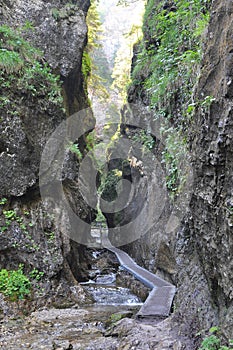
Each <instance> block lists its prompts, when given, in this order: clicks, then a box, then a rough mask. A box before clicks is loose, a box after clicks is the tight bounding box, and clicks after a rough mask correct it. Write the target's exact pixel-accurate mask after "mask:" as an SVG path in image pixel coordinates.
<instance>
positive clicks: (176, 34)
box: [132, 0, 214, 196]
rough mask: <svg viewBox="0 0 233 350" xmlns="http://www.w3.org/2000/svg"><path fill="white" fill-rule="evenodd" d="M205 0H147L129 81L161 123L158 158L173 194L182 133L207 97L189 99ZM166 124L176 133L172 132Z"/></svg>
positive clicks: (177, 184) (204, 21) (178, 172)
mask: <svg viewBox="0 0 233 350" xmlns="http://www.w3.org/2000/svg"><path fill="white" fill-rule="evenodd" d="M209 4H210V1H209V0H191V1H186V0H175V1H173V2H171V3H166V4H165V2H156V3H155V2H154V0H149V1H148V3H147V6H146V11H145V15H144V25H143V32H144V38H143V40H142V41H141V42H140V44H139V45H138V49H137V52H138V53H137V60H136V65H135V67H134V69H133V72H132V84H133V86H134V88H135V92H136V93H137V94H138V97H140V96H141V94H142V93H143V94H144V95H145V96H147V98H148V99H149V100H150V105H151V109H152V111H153V113H154V118H159V119H160V120H162V122H163V121H164V120H165V122H163V125H162V130H161V131H162V134H163V136H164V144H165V148H164V151H163V162H164V164H165V168H166V172H167V178H166V179H167V188H168V189H169V191H170V193H171V195H172V196H174V195H175V194H177V193H178V192H179V190H180V186H182V183H183V181H184V178H185V174H182V170H181V169H179V162H180V159H182V157H185V154H187V150H186V144H185V140H184V137H180V138H179V135H181V134H183V133H184V132H185V131H186V130H187V129H188V126H189V124H190V120H191V118H192V115H193V113H194V110H195V108H196V107H197V106H201V108H202V109H203V111H204V112H205V111H207V110H208V108H209V107H210V105H211V103H212V102H213V100H214V99H213V98H212V97H211V96H207V97H204V99H203V101H199V102H198V101H193V88H194V85H195V83H196V81H197V72H198V65H199V64H200V60H201V57H202V35H203V32H204V30H205V28H206V26H207V24H208V22H209V11H208V7H209ZM172 129H173V130H175V132H176V135H177V136H178V137H174V133H173V132H172Z"/></svg>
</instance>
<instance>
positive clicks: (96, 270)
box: [0, 250, 142, 350]
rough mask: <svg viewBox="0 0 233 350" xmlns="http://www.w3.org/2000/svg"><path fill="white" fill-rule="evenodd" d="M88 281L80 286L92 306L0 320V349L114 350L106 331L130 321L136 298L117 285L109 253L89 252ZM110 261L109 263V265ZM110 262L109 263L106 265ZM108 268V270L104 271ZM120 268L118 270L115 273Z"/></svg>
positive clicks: (45, 310)
mask: <svg viewBox="0 0 233 350" xmlns="http://www.w3.org/2000/svg"><path fill="white" fill-rule="evenodd" d="M91 255H92V257H93V260H92V265H91V266H90V271H89V277H90V278H91V279H90V280H89V281H88V282H82V283H81V285H82V286H83V288H84V289H85V290H86V292H87V293H88V295H89V296H91V298H92V299H93V303H89V304H87V305H85V308H82V307H80V306H78V305H74V306H73V307H71V308H66V309H58V308H52V309H50V308H46V307H45V308H42V309H40V310H38V311H36V312H33V313H32V314H31V315H30V316H28V317H20V318H17V319H10V318H9V319H4V321H3V320H2V321H0V327H1V335H0V348H1V349H4V350H7V349H11V350H21V349H34V350H39V349H46V350H50V349H51V350H54V349H58V350H61V349H63V350H66V349H116V348H117V346H118V340H117V338H116V337H114V338H113V337H111V336H106V335H107V333H108V330H109V329H111V327H112V326H113V325H114V324H115V323H116V322H117V321H118V320H120V319H122V318H124V317H129V318H132V317H133V316H134V315H135V313H136V312H137V311H138V309H139V308H140V307H141V305H142V301H141V300H140V298H139V297H137V296H136V295H134V294H133V293H132V292H131V291H130V290H129V289H128V288H125V287H123V286H121V285H119V283H118V282H117V274H119V273H121V268H119V267H118V266H117V264H116V261H115V260H114V257H113V256H112V254H111V253H109V252H106V251H105V250H93V251H92V252H91ZM111 260H113V261H112V263H111ZM109 262H110V263H109ZM108 266H109V268H108ZM119 269H120V271H119Z"/></svg>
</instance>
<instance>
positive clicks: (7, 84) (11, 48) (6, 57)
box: [0, 24, 63, 115]
mask: <svg viewBox="0 0 233 350" xmlns="http://www.w3.org/2000/svg"><path fill="white" fill-rule="evenodd" d="M28 28H29V24H27V25H25V27H24V29H23V30H28ZM21 30H22V29H21ZM42 58H43V53H42V52H41V51H39V50H38V49H36V48H34V47H33V46H32V45H31V44H30V43H29V42H27V41H26V40H25V39H23V38H22V35H21V32H20V29H18V30H13V29H11V28H10V27H8V26H6V25H2V26H0V68H1V71H0V90H1V91H0V92H1V99H0V108H1V107H2V108H4V109H6V108H7V113H8V114H11V115H16V114H18V111H17V106H16V104H15V94H11V92H12V90H14V91H17V94H23V95H27V97H28V98H30V97H31V98H34V97H37V98H41V97H44V98H46V101H48V102H49V103H52V104H54V105H57V106H59V107H61V108H62V105H63V99H62V96H61V84H60V82H59V77H58V76H56V75H54V74H53V73H52V71H51V69H50V67H49V66H48V65H47V64H46V63H44V61H43V59H42Z"/></svg>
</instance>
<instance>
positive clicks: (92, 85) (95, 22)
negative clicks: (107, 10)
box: [82, 0, 109, 99]
mask: <svg viewBox="0 0 233 350" xmlns="http://www.w3.org/2000/svg"><path fill="white" fill-rule="evenodd" d="M86 21H87V25H88V43H87V46H86V48H85V51H84V53H83V59H82V73H83V77H84V89H85V90H86V93H87V94H88V92H87V90H89V91H91V92H92V93H95V94H96V95H97V96H98V97H99V98H101V99H106V98H108V96H109V95H108V92H107V90H106V88H105V86H104V83H105V80H104V79H103V78H101V77H100V76H99V74H98V72H97V67H96V66H95V64H94V59H93V57H92V53H93V51H94V50H97V49H101V45H100V44H98V39H99V36H100V33H101V31H102V29H101V23H100V17H99V13H98V11H97V1H95V0H94V1H92V3H91V6H90V8H89V11H88V14H87V20H86ZM87 87H88V88H87Z"/></svg>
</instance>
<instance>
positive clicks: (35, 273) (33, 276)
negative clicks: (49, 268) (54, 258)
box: [29, 268, 44, 281]
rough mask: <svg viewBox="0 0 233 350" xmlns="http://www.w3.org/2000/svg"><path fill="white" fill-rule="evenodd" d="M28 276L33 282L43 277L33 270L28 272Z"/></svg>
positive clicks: (36, 270)
mask: <svg viewBox="0 0 233 350" xmlns="http://www.w3.org/2000/svg"><path fill="white" fill-rule="evenodd" d="M29 276H30V278H31V279H33V280H36V281H40V280H41V278H42V277H43V276H44V272H42V271H39V270H38V269H36V268H34V269H33V270H32V271H31V272H29Z"/></svg>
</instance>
